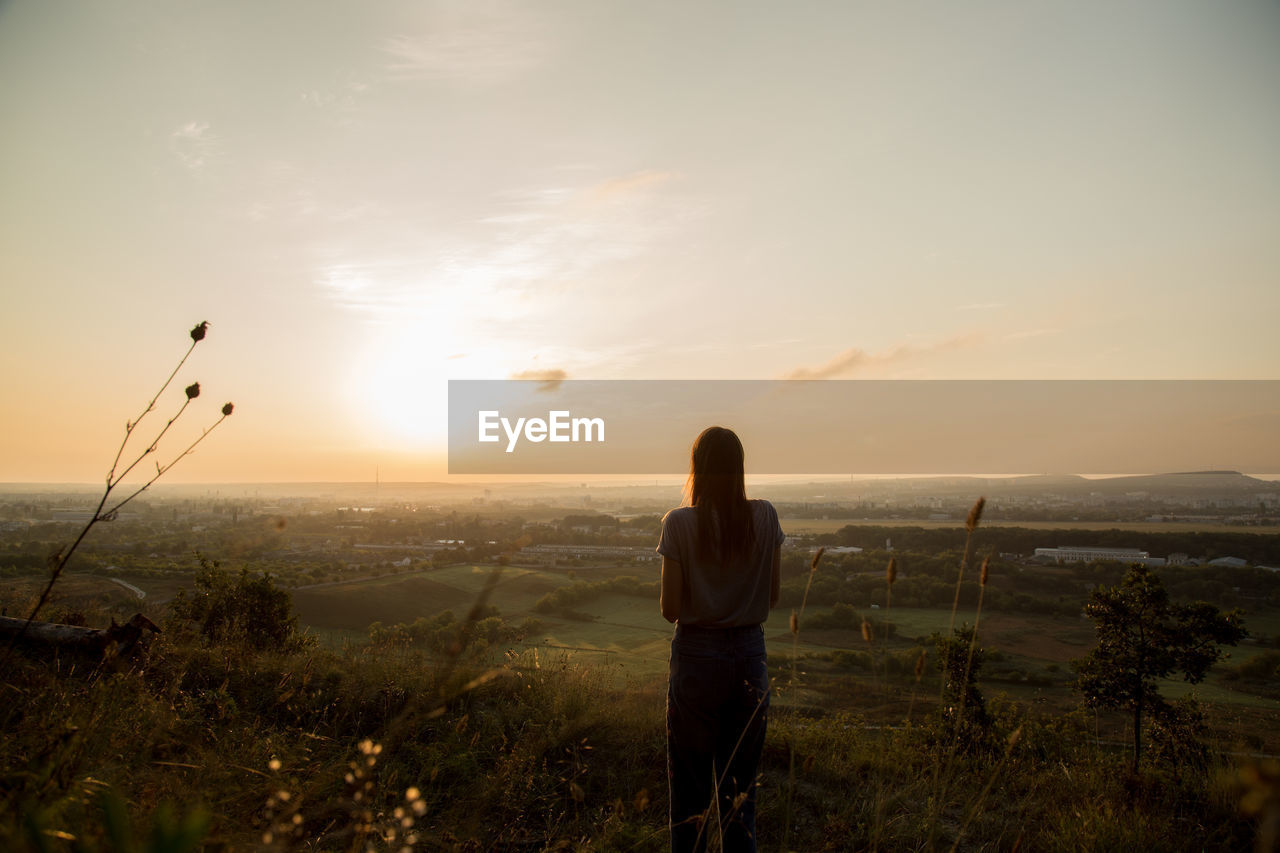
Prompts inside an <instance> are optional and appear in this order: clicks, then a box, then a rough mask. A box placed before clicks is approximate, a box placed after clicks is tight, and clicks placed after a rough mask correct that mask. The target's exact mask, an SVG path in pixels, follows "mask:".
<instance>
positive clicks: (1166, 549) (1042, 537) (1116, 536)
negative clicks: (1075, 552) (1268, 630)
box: [814, 524, 1280, 566]
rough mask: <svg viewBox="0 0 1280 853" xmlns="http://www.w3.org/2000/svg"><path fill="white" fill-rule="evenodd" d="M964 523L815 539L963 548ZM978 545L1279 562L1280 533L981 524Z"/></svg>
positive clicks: (857, 529) (930, 549)
mask: <svg viewBox="0 0 1280 853" xmlns="http://www.w3.org/2000/svg"><path fill="white" fill-rule="evenodd" d="M964 537H965V531H964V527H963V526H960V525H957V526H956V527H939V528H924V527H889V526H882V525H871V524H865V525H864V524H858V525H854V524H849V525H845V526H844V527H842V528H840V529H839V530H838V531H836V532H835V533H823V534H820V535H818V536H817V537H815V540H814V541H815V543H816V544H818V545H853V546H857V547H859V548H866V549H872V548H882V547H884V543H885V540H886V539H888V540H891V541H892V542H893V547H894V549H895V550H904V551H920V552H925V553H938V552H940V551H947V550H952V549H956V550H958V549H960V548H963V547H964ZM979 538H980V544H982V545H989V546H990V547H993V548H995V549H997V550H999V551H1000V552H1002V553H1015V554H1027V555H1030V554H1033V553H1035V549H1036V548H1053V547H1057V546H1059V545H1068V546H1076V547H1084V546H1090V545H1096V546H1099V547H1103V548H1141V549H1142V550H1144V551H1149V552H1150V553H1151V556H1153V557H1165V556H1168V555H1169V554H1176V553H1183V554H1187V555H1189V556H1191V557H1201V558H1205V559H1209V560H1213V559H1217V558H1218V557H1240V558H1241V559H1244V560H1248V561H1249V562H1250V563H1253V564H1255V565H1278V566H1280V536H1276V535H1275V534H1274V533H1234V532H1210V531H1169V532H1156V533H1148V532H1145V531H1137V530H1121V529H1118V528H1113V529H1110V530H1077V529H1069V530H1056V529H1055V530H1037V529H1035V528H1029V527H995V528H984V529H983V530H982V532H981V534H980V535H979Z"/></svg>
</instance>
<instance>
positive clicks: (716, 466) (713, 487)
mask: <svg viewBox="0 0 1280 853" xmlns="http://www.w3.org/2000/svg"><path fill="white" fill-rule="evenodd" d="M744 456H745V454H744V453H743V451H742V442H741V441H739V440H738V436H737V435H736V434H735V433H734V431H733V430H731V429H727V428H725V427H721V426H713V427H707V428H706V429H704V430H703V431H702V433H701V434H700V435H699V436H698V437H697V439H695V440H694V442H693V449H692V450H690V451H689V480H688V482H687V483H685V491H686V493H687V494H688V498H689V503H690V505H692V506H693V508H694V509H695V510H696V511H697V515H698V556H699V558H701V559H705V560H714V561H716V562H719V563H721V564H725V563H727V562H728V561H729V560H732V559H733V558H735V557H738V556H741V555H742V554H744V553H746V552H747V550H748V549H749V548H750V547H751V540H752V539H753V538H754V534H755V526H754V524H753V523H752V518H751V505H750V504H748V503H747V487H746V483H745V482H744V470H745V469H744V466H743V460H744Z"/></svg>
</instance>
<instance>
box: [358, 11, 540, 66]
mask: <svg viewBox="0 0 1280 853" xmlns="http://www.w3.org/2000/svg"><path fill="white" fill-rule="evenodd" d="M382 51H383V53H384V54H385V55H386V57H387V62H386V65H385V69H386V72H387V74H388V75H389V76H390V77H392V78H393V79H402V80H415V79H417V80H441V81H451V82H460V83H496V82H503V81H507V80H512V79H515V78H517V77H518V76H519V75H521V74H523V73H525V72H527V71H529V70H530V69H532V68H535V67H537V66H538V65H540V64H541V63H542V62H543V60H544V58H545V57H546V56H547V54H548V52H549V51H548V44H547V39H546V37H545V33H544V28H543V27H542V26H541V25H540V24H539V22H538V21H537V20H536V19H534V18H532V17H531V15H530V11H529V7H527V6H524V5H522V4H515V3H510V2H500V1H499V0H490V2H481V0H466V2H453V3H447V2H446V3H442V4H438V5H435V6H433V7H431V11H430V13H429V19H428V20H427V21H426V23H425V26H424V27H423V31H422V32H419V33H413V34H408V35H397V36H392V37H391V38H388V39H386V40H385V41H383V43H382Z"/></svg>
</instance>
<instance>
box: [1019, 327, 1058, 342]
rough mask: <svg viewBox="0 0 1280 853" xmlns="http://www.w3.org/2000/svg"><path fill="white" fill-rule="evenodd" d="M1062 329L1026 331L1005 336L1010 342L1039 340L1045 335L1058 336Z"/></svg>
mask: <svg viewBox="0 0 1280 853" xmlns="http://www.w3.org/2000/svg"><path fill="white" fill-rule="evenodd" d="M1061 331H1062V330H1061V329H1024V330H1022V331H1020V332H1010V333H1009V334H1007V335H1005V338H1006V339H1008V340H1011V341H1013V340H1018V339H1019V338H1039V337H1042V336H1043V335H1056V334H1058V333H1059V332H1061Z"/></svg>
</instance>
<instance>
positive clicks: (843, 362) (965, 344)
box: [783, 332, 984, 379]
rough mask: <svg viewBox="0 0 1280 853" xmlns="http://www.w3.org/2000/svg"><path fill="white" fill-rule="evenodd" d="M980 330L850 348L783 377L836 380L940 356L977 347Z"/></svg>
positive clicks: (981, 336) (981, 338)
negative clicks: (939, 338) (924, 341)
mask: <svg viewBox="0 0 1280 853" xmlns="http://www.w3.org/2000/svg"><path fill="white" fill-rule="evenodd" d="M983 337H984V336H983V335H982V334H980V333H976V332H975V333H970V334H965V335H956V336H954V337H951V338H947V339H946V340H944V341H939V342H937V343H933V344H901V345H899V346H896V347H892V348H891V349H887V350H881V351H879V352H867V351H866V350H864V349H861V348H860V347H850V348H849V349H847V350H844V351H843V352H841V353H839V354H838V355H836V356H835V357H834V358H832V359H831V360H830V361H827V362H825V363H823V364H820V365H818V366H817V367H798V368H796V369H794V370H792V371H791V372H790V373H787V374H786V375H785V376H784V377H783V378H784V379H835V378H837V377H841V376H848V375H850V374H854V373H858V372H860V371H864V370H867V369H870V368H885V367H890V366H894V365H898V364H901V363H903V362H907V361H911V360H913V359H919V358H922V357H927V356H935V355H941V354H944V353H948V352H954V351H957V350H962V349H968V348H970V347H973V346H976V345H978V344H979V343H981V342H982V340H983Z"/></svg>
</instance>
